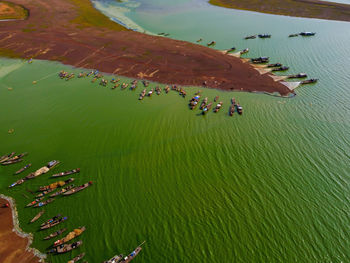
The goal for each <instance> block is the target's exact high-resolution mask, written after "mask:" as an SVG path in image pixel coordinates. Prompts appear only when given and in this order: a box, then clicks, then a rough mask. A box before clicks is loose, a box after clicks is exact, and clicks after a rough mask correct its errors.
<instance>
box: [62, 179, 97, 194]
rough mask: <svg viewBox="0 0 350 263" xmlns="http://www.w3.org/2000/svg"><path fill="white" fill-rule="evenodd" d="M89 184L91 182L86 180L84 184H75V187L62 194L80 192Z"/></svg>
mask: <svg viewBox="0 0 350 263" xmlns="http://www.w3.org/2000/svg"><path fill="white" fill-rule="evenodd" d="M90 185H92V182H91V181H90V182H87V183H85V184H82V185H81V186H77V187H74V188H73V189H71V190H69V191H67V192H65V193H63V195H72V194H75V193H77V192H80V191H82V190H84V189H85V188H87V187H89V186H90Z"/></svg>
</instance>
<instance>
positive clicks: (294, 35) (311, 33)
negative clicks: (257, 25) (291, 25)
mask: <svg viewBox="0 0 350 263" xmlns="http://www.w3.org/2000/svg"><path fill="white" fill-rule="evenodd" d="M314 35H316V33H315V32H300V33H297V34H290V35H289V37H297V36H306V37H308V36H314ZM256 37H259V38H271V35H270V34H259V35H249V36H246V37H245V38H244V39H255V38H256Z"/></svg>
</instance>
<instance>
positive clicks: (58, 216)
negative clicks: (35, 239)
mask: <svg viewBox="0 0 350 263" xmlns="http://www.w3.org/2000/svg"><path fill="white" fill-rule="evenodd" d="M61 217H62V216H61V214H58V215H55V216H54V217H53V218H50V219H48V220H46V221H45V222H44V223H42V224H41V225H40V226H44V225H47V224H49V223H52V222H53V221H56V220H58V219H60V218H61Z"/></svg>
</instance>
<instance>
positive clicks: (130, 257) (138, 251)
mask: <svg viewBox="0 0 350 263" xmlns="http://www.w3.org/2000/svg"><path fill="white" fill-rule="evenodd" d="M145 242H146V241H143V242H142V243H141V244H140V245H139V246H138V247H137V248H135V250H134V251H133V252H131V253H130V254H129V255H128V256H126V257H124V259H123V261H122V262H124V263H129V262H130V261H131V260H133V259H134V258H135V257H136V256H137V255H138V254H139V253H140V252H141V249H142V247H141V246H142V245H143V244H144V243H145Z"/></svg>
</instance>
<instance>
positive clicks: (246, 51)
mask: <svg viewBox="0 0 350 263" xmlns="http://www.w3.org/2000/svg"><path fill="white" fill-rule="evenodd" d="M248 52H249V48H245V49H243V50H242V51H240V52H239V53H240V54H241V55H243V54H246V53H248Z"/></svg>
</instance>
